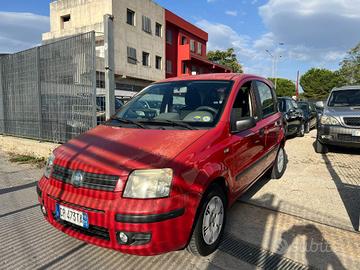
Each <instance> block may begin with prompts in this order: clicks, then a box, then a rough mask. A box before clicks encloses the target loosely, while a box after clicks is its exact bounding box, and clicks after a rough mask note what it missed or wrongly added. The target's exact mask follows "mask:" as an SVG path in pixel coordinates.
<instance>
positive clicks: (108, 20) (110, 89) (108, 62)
mask: <svg viewBox="0 0 360 270" xmlns="http://www.w3.org/2000/svg"><path fill="white" fill-rule="evenodd" d="M104 32H105V38H104V53H105V90H106V96H105V116H106V120H109V119H110V117H111V116H112V115H113V114H115V75H114V70H115V61H114V58H115V57H114V53H115V52H114V16H112V15H109V14H106V15H104Z"/></svg>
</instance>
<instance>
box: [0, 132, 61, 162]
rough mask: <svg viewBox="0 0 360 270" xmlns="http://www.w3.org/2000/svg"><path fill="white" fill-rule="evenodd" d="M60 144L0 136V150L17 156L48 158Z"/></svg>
mask: <svg viewBox="0 0 360 270" xmlns="http://www.w3.org/2000/svg"><path fill="white" fill-rule="evenodd" d="M59 145H60V144H56V143H48V142H39V141H36V140H30V139H24V138H17V137H12V136H3V135H0V150H2V151H4V152H8V153H14V154H18V155H29V156H35V157H39V158H41V157H43V158H48V156H49V155H50V154H51V152H52V151H53V150H54V149H55V148H56V147H58V146H59Z"/></svg>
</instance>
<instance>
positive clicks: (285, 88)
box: [269, 78, 296, 97]
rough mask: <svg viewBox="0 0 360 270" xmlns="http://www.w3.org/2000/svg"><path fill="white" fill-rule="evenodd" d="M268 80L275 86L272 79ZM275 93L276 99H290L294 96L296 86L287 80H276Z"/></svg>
mask: <svg viewBox="0 0 360 270" xmlns="http://www.w3.org/2000/svg"><path fill="white" fill-rule="evenodd" d="M269 80H270V81H272V82H273V84H274V85H275V79H274V78H269ZM275 91H276V95H277V96H278V97H292V96H295V94H296V86H295V84H294V83H293V82H292V81H290V80H288V79H283V78H277V80H276V89H275Z"/></svg>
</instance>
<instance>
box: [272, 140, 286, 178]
mask: <svg viewBox="0 0 360 270" xmlns="http://www.w3.org/2000/svg"><path fill="white" fill-rule="evenodd" d="M280 159H282V161H280ZM286 164H287V156H286V152H285V149H284V147H283V146H280V148H279V150H278V153H277V155H276V159H275V162H274V165H273V167H272V170H271V179H280V178H281V177H282V176H283V175H284V173H285V170H286Z"/></svg>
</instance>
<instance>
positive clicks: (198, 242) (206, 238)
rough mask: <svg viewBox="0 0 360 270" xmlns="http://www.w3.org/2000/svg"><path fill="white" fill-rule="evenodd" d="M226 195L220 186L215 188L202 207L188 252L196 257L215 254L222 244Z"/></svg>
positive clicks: (208, 193) (208, 194)
mask: <svg viewBox="0 0 360 270" xmlns="http://www.w3.org/2000/svg"><path fill="white" fill-rule="evenodd" d="M225 202H226V198H225V193H224V192H223V190H222V189H221V188H220V187H219V186H213V187H212V188H211V190H210V191H209V192H207V194H205V197H204V200H203V202H202V205H201V209H200V214H199V216H198V218H197V220H196V221H195V222H196V225H195V228H194V231H193V234H192V236H191V239H190V242H189V245H188V246H187V250H188V251H189V252H190V253H192V254H193V255H196V256H207V255H209V254H211V253H213V252H214V251H215V250H216V249H217V247H218V246H219V244H220V241H221V237H222V235H223V233H224V227H225V220H226V203H225Z"/></svg>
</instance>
